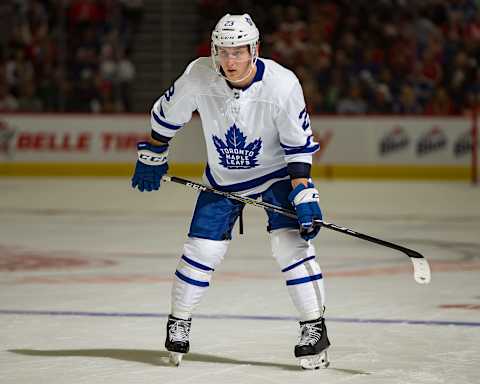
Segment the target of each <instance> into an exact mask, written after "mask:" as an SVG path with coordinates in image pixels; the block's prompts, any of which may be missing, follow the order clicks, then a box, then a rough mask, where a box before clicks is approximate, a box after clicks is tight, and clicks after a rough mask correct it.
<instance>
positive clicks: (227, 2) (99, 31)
mask: <svg viewBox="0 0 480 384" xmlns="http://www.w3.org/2000/svg"><path fill="white" fill-rule="evenodd" d="M159 1H160V0H159ZM192 1H196V3H197V6H198V12H199V15H200V21H199V23H198V25H199V27H198V28H199V31H198V36H199V41H198V45H197V52H196V53H197V54H198V55H199V56H208V55H210V32H211V30H212V28H213V26H214V25H215V22H216V21H217V20H218V19H219V18H220V17H221V16H223V14H225V13H226V12H227V11H228V12H230V13H243V12H244V11H245V10H248V12H249V13H250V14H251V16H252V17H253V19H254V20H255V22H256V23H257V26H258V27H259V29H260V34H261V37H260V38H261V56H262V57H268V58H273V59H274V60H277V61H278V62H279V63H281V64H283V65H284V66H286V67H288V68H290V69H292V70H294V71H295V73H296V74H297V76H298V77H299V78H300V80H301V82H302V85H303V89H304V93H305V98H306V100H307V104H308V108H309V111H310V113H320V114H322V113H323V114H337V113H339V114H392V113H394V114H413V115H417V114H422V115H459V114H466V113H468V112H469V111H470V110H471V109H472V106H473V105H474V104H475V103H477V100H478V94H479V92H480V67H479V60H480V0H354V1H353V0H336V1H333V0H315V1H309V0H290V1H289V0H276V1H274V0H264V1H261V2H259V1H254V0H192ZM143 12H144V4H143V0H10V1H5V2H2V4H0V16H1V18H2V25H0V111H30V112H37V111H47V112H48V111H60V112H128V111H131V110H132V105H131V88H132V82H133V80H134V79H135V66H134V64H133V63H132V60H131V53H132V49H133V46H134V44H133V37H134V35H135V33H136V31H137V30H138V26H139V23H140V22H141V18H142V14H143Z"/></svg>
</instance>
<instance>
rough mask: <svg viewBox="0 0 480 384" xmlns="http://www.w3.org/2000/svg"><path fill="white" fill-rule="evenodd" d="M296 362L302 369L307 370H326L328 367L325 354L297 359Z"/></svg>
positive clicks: (328, 363)
mask: <svg viewBox="0 0 480 384" xmlns="http://www.w3.org/2000/svg"><path fill="white" fill-rule="evenodd" d="M298 361H299V363H300V367H301V368H302V369H309V370H311V369H320V368H327V367H328V366H329V365H330V362H329V361H328V357H327V352H322V353H320V354H318V355H312V356H303V357H299V358H298Z"/></svg>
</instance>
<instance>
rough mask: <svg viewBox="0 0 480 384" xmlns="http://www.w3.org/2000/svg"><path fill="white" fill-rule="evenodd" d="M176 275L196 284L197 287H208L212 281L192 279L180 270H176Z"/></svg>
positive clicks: (191, 283)
mask: <svg viewBox="0 0 480 384" xmlns="http://www.w3.org/2000/svg"><path fill="white" fill-rule="evenodd" d="M175 276H177V277H178V278H179V279H180V280H183V281H185V282H186V283H188V284H190V285H195V286H197V287H208V286H209V285H210V283H209V282H208V281H200V280H195V279H191V278H190V277H188V276H185V275H184V274H182V273H180V272H179V271H175Z"/></svg>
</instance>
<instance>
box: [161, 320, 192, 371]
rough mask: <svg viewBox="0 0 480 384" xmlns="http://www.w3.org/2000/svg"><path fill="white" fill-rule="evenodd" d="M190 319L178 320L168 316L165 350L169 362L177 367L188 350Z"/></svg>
mask: <svg viewBox="0 0 480 384" xmlns="http://www.w3.org/2000/svg"><path fill="white" fill-rule="evenodd" d="M191 325H192V319H188V320H183V319H178V318H176V317H174V316H172V315H169V316H168V322H167V338H166V340H165V348H167V351H169V356H168V358H169V361H170V363H171V364H173V365H175V366H176V367H178V366H179V365H180V362H181V361H182V358H183V355H184V354H185V353H187V352H188V350H189V349H190V342H189V341H188V339H189V336H190V327H191Z"/></svg>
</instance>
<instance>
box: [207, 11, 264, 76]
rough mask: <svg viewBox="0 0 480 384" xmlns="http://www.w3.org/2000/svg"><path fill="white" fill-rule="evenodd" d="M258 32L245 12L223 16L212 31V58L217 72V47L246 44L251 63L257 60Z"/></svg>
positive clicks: (218, 66) (218, 67) (218, 68)
mask: <svg viewBox="0 0 480 384" xmlns="http://www.w3.org/2000/svg"><path fill="white" fill-rule="evenodd" d="M259 36H260V33H259V32H258V29H257V27H256V26H255V23H254V22H253V20H252V18H251V17H250V15H248V14H247V13H245V14H243V15H230V14H228V13H227V14H226V15H225V16H223V17H222V18H221V19H220V20H219V21H218V23H217V25H216V26H215V28H214V29H213V31H212V60H213V64H214V66H215V69H216V70H217V72H219V70H220V65H219V63H218V48H219V47H240V46H242V45H248V47H249V49H250V54H251V56H252V64H254V63H255V61H256V60H257V45H258V40H259Z"/></svg>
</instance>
